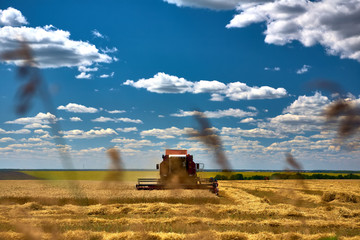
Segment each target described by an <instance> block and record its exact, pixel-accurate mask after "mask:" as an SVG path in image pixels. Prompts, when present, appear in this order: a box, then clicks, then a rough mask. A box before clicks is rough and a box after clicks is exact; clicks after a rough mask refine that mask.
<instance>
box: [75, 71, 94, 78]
mask: <svg viewBox="0 0 360 240" xmlns="http://www.w3.org/2000/svg"><path fill="white" fill-rule="evenodd" d="M75 78H77V79H90V78H91V74H90V73H86V72H81V73H80V74H79V75H76V76H75Z"/></svg>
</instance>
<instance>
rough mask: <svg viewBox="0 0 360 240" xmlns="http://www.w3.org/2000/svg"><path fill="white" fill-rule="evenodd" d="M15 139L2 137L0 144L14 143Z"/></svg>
mask: <svg viewBox="0 0 360 240" xmlns="http://www.w3.org/2000/svg"><path fill="white" fill-rule="evenodd" d="M14 141H15V139H13V138H11V137H3V138H0V142H14Z"/></svg>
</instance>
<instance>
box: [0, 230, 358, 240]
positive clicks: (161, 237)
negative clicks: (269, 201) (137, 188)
mask: <svg viewBox="0 0 360 240" xmlns="http://www.w3.org/2000/svg"><path fill="white" fill-rule="evenodd" d="M334 236H335V234H313V235H312V234H299V233H282V234H274V233H271V232H260V233H258V234H247V233H238V232H235V231H226V232H216V231H207V232H201V231H200V232H198V233H194V234H179V233H167V232H134V231H126V232H121V233H107V232H91V231H81V230H78V231H67V232H65V233H64V234H62V236H60V237H59V236H58V238H57V239H59V240H62V239H72V240H84V239H104V240H122V239H123V240H125V239H126V240H137V239H142V240H170V239H173V240H199V239H200V240H205V239H219V240H231V239H236V240H288V239H304V240H318V239H330V238H332V237H334ZM43 237H44V238H43V239H52V237H53V235H52V234H49V233H48V234H44V235H43ZM0 238H4V239H19V240H20V239H24V238H22V234H19V233H13V232H9V233H7V232H0ZM341 240H355V238H351V237H349V238H341Z"/></svg>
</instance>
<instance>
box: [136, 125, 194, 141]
mask: <svg viewBox="0 0 360 240" xmlns="http://www.w3.org/2000/svg"><path fill="white" fill-rule="evenodd" d="M192 131H194V129H193V128H184V129H180V128H177V127H170V128H165V129H159V128H153V129H150V130H145V131H142V132H141V133H140V135H141V136H142V137H148V136H152V137H156V138H159V139H169V138H176V137H179V136H181V135H186V134H188V133H189V132H192Z"/></svg>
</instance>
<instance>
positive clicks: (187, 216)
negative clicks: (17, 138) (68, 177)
mask: <svg viewBox="0 0 360 240" xmlns="http://www.w3.org/2000/svg"><path fill="white" fill-rule="evenodd" d="M219 187H220V195H219V197H217V196H215V195H214V194H212V193H210V192H208V191H206V190H153V191H137V190H136V189H135V187H134V183H121V182H108V183H104V182H102V181H76V182H75V181H59V180H57V181H39V180H4V181H0V189H2V191H1V192H0V212H1V215H0V239H81V240H85V239H114V240H115V239H274V240H275V239H360V181H358V180H305V181H296V180H271V181H220V183H219Z"/></svg>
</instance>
